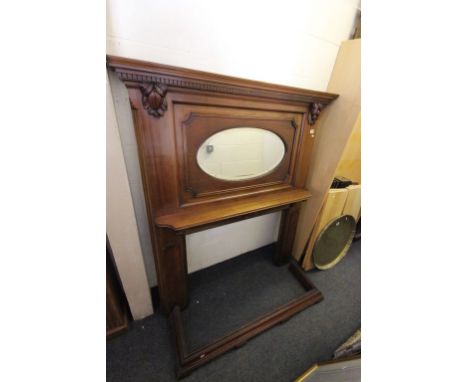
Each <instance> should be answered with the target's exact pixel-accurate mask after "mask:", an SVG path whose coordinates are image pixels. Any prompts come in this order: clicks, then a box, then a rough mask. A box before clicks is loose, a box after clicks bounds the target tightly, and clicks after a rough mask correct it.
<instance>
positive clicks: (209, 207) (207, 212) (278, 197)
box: [156, 188, 312, 231]
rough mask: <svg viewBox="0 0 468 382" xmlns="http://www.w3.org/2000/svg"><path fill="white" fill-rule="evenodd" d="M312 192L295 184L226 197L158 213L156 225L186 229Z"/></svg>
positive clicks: (293, 200)
mask: <svg viewBox="0 0 468 382" xmlns="http://www.w3.org/2000/svg"><path fill="white" fill-rule="evenodd" d="M311 196H312V194H311V193H310V192H309V191H307V190H305V189H300V188H293V189H287V190H283V191H276V192H270V193H265V194H260V195H255V196H250V197H246V198H238V199H227V200H225V201H218V202H214V203H208V204H201V205H195V206H191V207H186V208H182V209H181V210H180V211H179V212H177V213H175V214H171V215H163V216H159V217H157V218H156V225H157V226H158V227H167V228H171V229H173V230H175V231H181V230H187V229H191V228H196V227H201V226H204V225H208V224H212V223H216V222H220V221H223V220H228V219H232V218H236V217H240V216H244V215H248V214H254V213H258V212H261V211H266V210H270V209H273V208H277V207H281V206H285V205H288V204H292V203H297V202H302V201H304V200H307V199H308V198H310V197H311Z"/></svg>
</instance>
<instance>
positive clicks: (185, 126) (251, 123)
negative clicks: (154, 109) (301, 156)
mask: <svg viewBox="0 0 468 382" xmlns="http://www.w3.org/2000/svg"><path fill="white" fill-rule="evenodd" d="M174 113H175V129H176V140H177V156H178V169H179V188H180V189H181V190H182V191H183V193H182V200H181V201H180V202H181V204H182V205H184V206H186V205H189V204H193V202H200V200H201V199H202V198H205V197H206V196H212V195H222V194H226V192H233V191H240V190H249V191H250V192H251V191H252V190H254V189H259V188H264V187H269V189H270V190H272V189H279V188H285V187H290V184H291V182H292V174H293V173H294V166H295V162H296V160H295V159H296V152H297V150H298V146H299V143H300V131H301V129H299V126H300V125H301V123H302V114H298V113H289V112H273V111H265V110H243V109H239V108H237V109H235V108H226V107H219V106H218V107H213V106H197V105H186V104H184V105H178V104H175V106H174ZM233 127H257V128H261V129H265V130H268V131H271V132H273V133H275V134H276V135H277V136H279V137H280V138H281V140H282V141H283V143H284V144H285V148H286V152H285V155H284V157H283V159H282V161H281V162H280V164H279V165H278V166H277V167H276V168H275V169H274V170H273V171H271V172H269V173H268V174H265V175H264V176H261V177H256V178H253V179H248V180H241V181H227V180H222V179H216V178H214V177H212V176H210V175H208V174H207V173H205V172H204V171H203V170H202V169H201V168H200V166H199V165H198V163H197V157H196V156H197V151H198V149H199V148H200V146H201V145H202V144H203V142H204V141H205V140H206V139H207V138H208V137H210V136H212V135H213V134H215V133H217V132H220V131H223V130H226V129H229V128H233ZM274 185H277V187H272V186H274ZM205 199H206V198H205ZM191 202H192V203H191Z"/></svg>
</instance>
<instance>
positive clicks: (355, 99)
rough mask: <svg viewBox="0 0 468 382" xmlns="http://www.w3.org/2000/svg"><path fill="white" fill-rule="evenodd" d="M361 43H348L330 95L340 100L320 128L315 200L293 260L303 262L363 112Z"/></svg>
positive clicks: (311, 184)
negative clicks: (355, 126) (344, 153)
mask: <svg viewBox="0 0 468 382" xmlns="http://www.w3.org/2000/svg"><path fill="white" fill-rule="evenodd" d="M360 56H361V40H350V41H345V42H343V44H342V45H341V48H340V51H339V52H338V56H337V59H336V63H335V66H334V68H333V72H332V76H331V79H330V82H329V86H328V88H327V91H329V92H333V93H338V94H339V95H340V97H339V98H338V99H337V100H336V101H334V102H333V103H332V104H331V105H330V106H328V107H327V109H325V111H324V113H323V115H322V116H321V117H320V123H318V126H317V135H316V142H315V147H314V152H313V153H312V158H311V166H310V171H309V177H308V180H307V188H308V189H309V190H311V191H312V194H313V196H312V197H311V198H310V199H309V200H308V201H307V202H306V203H304V204H303V206H302V207H301V213H300V216H299V225H298V229H297V233H296V240H295V243H294V250H293V256H294V257H295V258H299V257H300V256H301V254H302V253H303V251H304V247H305V245H306V243H307V240H308V239H309V235H310V233H311V231H312V228H313V226H314V223H315V221H316V219H317V216H318V214H319V211H320V208H321V206H322V204H323V202H324V201H325V198H326V196H327V193H328V190H329V188H330V185H331V183H332V181H333V176H334V174H335V171H336V168H337V166H338V163H339V161H340V158H341V155H342V153H343V150H344V148H345V146H346V143H347V142H348V139H349V137H350V134H351V131H352V129H353V127H354V125H355V124H356V120H357V118H358V116H359V114H360V111H361V97H360V95H361V66H360V61H361V60H360Z"/></svg>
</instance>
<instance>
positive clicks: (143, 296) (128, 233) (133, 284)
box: [103, 76, 153, 320]
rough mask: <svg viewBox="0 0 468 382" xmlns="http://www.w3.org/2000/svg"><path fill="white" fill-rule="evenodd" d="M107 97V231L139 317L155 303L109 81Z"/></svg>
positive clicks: (147, 314) (145, 314)
mask: <svg viewBox="0 0 468 382" xmlns="http://www.w3.org/2000/svg"><path fill="white" fill-rule="evenodd" d="M106 78H107V76H106ZM106 96H107V104H106V109H107V110H106V111H107V114H106V116H107V118H106V125H107V127H106V133H107V135H106V232H107V236H108V237H109V242H110V245H111V248H112V253H113V255H114V260H115V263H116V266H117V271H118V272H119V276H120V279H121V281H122V286H123V289H124V291H125V295H126V296H127V300H128V304H129V306H130V310H131V312H132V315H133V318H134V319H136V320H138V319H141V318H144V317H146V316H149V315H150V314H152V313H153V305H152V302H151V295H150V289H149V285H148V279H147V276H146V270H145V265H144V262H143V254H142V252H141V246H140V240H139V237H138V231H137V225H136V219H135V211H134V209H133V204H132V197H131V194H130V186H129V183H128V176H127V171H126V168H125V162H124V155H123V151H122V145H121V143H120V135H119V130H118V128H117V119H116V116H115V109H114V104H113V102H112V95H111V90H110V86H109V82H108V80H107V84H106ZM103 251H104V249H103ZM103 253H104V252H103ZM103 256H104V255H103Z"/></svg>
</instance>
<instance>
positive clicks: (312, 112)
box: [309, 102, 323, 125]
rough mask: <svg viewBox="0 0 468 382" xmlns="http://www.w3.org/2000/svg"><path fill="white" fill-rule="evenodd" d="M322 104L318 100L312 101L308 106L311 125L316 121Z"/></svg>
mask: <svg viewBox="0 0 468 382" xmlns="http://www.w3.org/2000/svg"><path fill="white" fill-rule="evenodd" d="M322 109H323V105H322V104H321V103H320V102H312V103H311V104H310V106H309V124H311V125H313V124H314V123H315V121H317V119H318V117H319V115H320V112H321V111H322Z"/></svg>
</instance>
